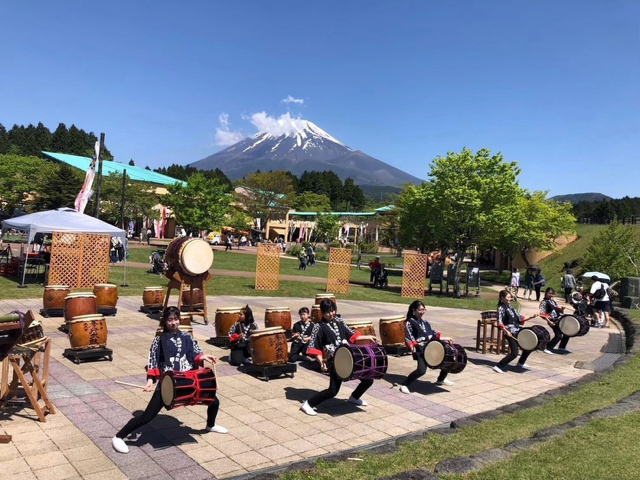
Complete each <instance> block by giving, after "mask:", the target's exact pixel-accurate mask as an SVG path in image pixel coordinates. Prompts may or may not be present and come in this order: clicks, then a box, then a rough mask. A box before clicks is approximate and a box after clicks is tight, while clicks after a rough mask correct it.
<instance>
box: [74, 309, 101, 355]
mask: <svg viewBox="0 0 640 480" xmlns="http://www.w3.org/2000/svg"><path fill="white" fill-rule="evenodd" d="M69 343H70V344H71V349H72V350H87V349H89V348H101V347H104V346H106V345H107V322H106V321H105V319H104V317H103V316H102V315H80V316H78V317H73V318H72V319H71V321H70V322H69Z"/></svg>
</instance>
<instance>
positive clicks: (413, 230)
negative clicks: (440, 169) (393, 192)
mask: <svg viewBox="0 0 640 480" xmlns="http://www.w3.org/2000/svg"><path fill="white" fill-rule="evenodd" d="M397 203H398V212H399V215H398V218H397V227H398V230H397V231H398V240H399V241H400V245H402V246H403V247H404V248H409V249H414V248H419V249H420V252H422V253H427V252H429V251H431V250H434V249H436V248H438V247H439V245H438V243H437V239H436V236H435V226H436V223H437V215H435V213H436V212H434V210H433V208H434V207H433V204H434V198H433V186H432V185H431V184H430V183H422V184H421V185H418V186H415V185H407V186H406V187H405V188H404V189H403V190H402V193H400V195H399V196H398V199H397ZM427 219H429V221H427ZM391 228H393V226H391ZM392 240H393V239H392Z"/></svg>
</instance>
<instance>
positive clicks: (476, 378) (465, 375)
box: [0, 293, 622, 480]
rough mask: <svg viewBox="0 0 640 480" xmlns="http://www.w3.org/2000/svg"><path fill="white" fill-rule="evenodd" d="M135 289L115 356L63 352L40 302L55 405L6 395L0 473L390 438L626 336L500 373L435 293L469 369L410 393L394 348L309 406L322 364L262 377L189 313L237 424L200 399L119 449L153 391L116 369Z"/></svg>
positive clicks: (238, 468) (497, 397)
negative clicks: (373, 375) (366, 385)
mask: <svg viewBox="0 0 640 480" xmlns="http://www.w3.org/2000/svg"><path fill="white" fill-rule="evenodd" d="M121 294H122V293H121ZM207 300H208V308H209V317H210V320H211V321H212V320H213V317H214V312H215V309H216V308H218V307H226V306H242V305H244V304H246V303H249V305H250V306H251V308H252V309H253V311H254V315H255V318H256V319H257V321H258V324H259V325H260V326H261V327H262V326H263V319H264V310H265V308H269V307H278V306H289V307H290V308H291V310H292V312H297V310H298V309H299V308H300V307H303V306H306V307H310V306H311V303H312V301H311V300H305V299H300V298H266V297H250V298H238V297H218V296H209V297H208V299H207ZM141 303H142V301H141V299H140V298H139V297H120V299H119V301H118V313H117V315H116V316H115V317H108V326H109V338H108V347H109V348H111V349H113V352H114V353H113V361H112V362H109V361H107V360H102V361H93V362H87V363H83V364H80V365H76V364H74V363H72V362H71V361H69V360H67V359H66V358H64V357H63V356H62V353H63V351H64V349H65V348H68V347H69V341H68V339H67V337H66V334H64V333H63V332H62V331H60V330H59V329H58V327H59V326H60V325H61V323H62V322H61V319H60V318H42V317H40V316H39V315H37V319H38V320H41V321H42V323H43V327H44V332H45V334H46V335H47V336H49V337H50V338H51V339H52V345H53V347H52V351H51V365H50V375H49V384H48V393H49V396H50V398H51V400H52V402H53V404H54V405H55V407H56V410H57V412H56V413H55V414H53V415H49V416H48V417H47V421H46V423H41V422H39V421H38V420H37V417H36V416H35V413H34V411H33V410H32V409H31V408H30V407H27V406H25V405H19V404H17V405H15V404H10V405H9V406H8V407H7V408H5V409H4V410H3V411H0V433H7V434H11V435H12V436H13V440H12V442H11V443H9V444H5V445H0V464H1V465H2V468H1V469H0V478H2V479H4V478H20V479H21V480H27V479H30V478H38V479H56V480H62V479H66V478H84V479H108V480H116V479H119V478H147V477H153V478H154V479H165V478H167V479H170V478H173V479H205V478H225V477H233V476H236V475H246V474H247V473H250V472H254V471H257V470H262V469H267V468H275V467H278V466H283V465H286V464H288V463H291V462H297V461H301V460H305V459H310V458H314V457H319V456H322V455H326V454H330V453H335V452H340V451H345V450H350V449H353V448H357V447H363V446H366V445H368V444H371V443H374V442H380V441H384V440H391V439H393V438H394V437H397V436H401V435H404V434H407V433H411V432H416V431H421V430H424V429H426V428H429V427H433V426H436V425H439V424H442V423H448V422H451V421H452V420H456V419H459V418H463V417H465V416H468V415H471V414H475V413H480V412H484V411H488V410H492V409H495V408H496V407H500V406H502V405H506V404H511V403H514V402H517V401H520V400H524V399H527V398H530V397H533V396H537V395H540V394H542V393H544V392H547V391H549V390H553V389H555V388H557V387H559V386H562V385H566V384H568V383H571V382H574V381H576V380H577V379H579V378H581V377H582V376H584V375H587V374H588V373H590V372H591V370H588V369H584V368H576V365H578V366H590V365H593V364H597V362H598V361H599V362H602V359H606V360H607V361H610V362H611V363H612V361H613V360H614V359H615V358H617V353H616V352H617V351H621V350H620V349H621V346H622V343H621V337H620V332H619V331H618V330H617V328H614V327H612V328H611V329H608V330H607V329H592V330H591V331H590V332H589V334H588V335H586V336H584V337H579V338H574V339H572V340H571V341H570V342H569V346H568V348H569V349H570V350H571V352H572V353H571V354H569V355H559V354H558V355H545V354H543V353H542V352H534V353H533V354H532V355H531V356H530V357H529V360H528V363H529V364H530V365H531V366H532V367H533V368H532V370H529V371H525V370H518V369H516V368H515V367H513V368H511V369H510V370H508V371H507V373H506V374H504V375H499V374H496V373H494V372H493V371H492V370H491V367H493V365H495V363H496V362H497V361H498V360H499V359H500V358H502V357H501V356H498V355H496V354H485V355H483V354H479V353H476V351H475V336H476V321H477V319H478V318H479V312H474V311H470V310H457V309H444V308H436V307H427V314H426V318H427V319H428V320H429V321H430V322H431V323H432V325H433V327H434V328H435V329H436V330H439V331H441V332H443V335H444V336H450V337H453V338H454V339H455V341H456V343H459V344H461V345H462V346H464V347H465V348H466V349H467V353H468V358H469V362H468V365H467V367H466V369H465V370H464V371H463V372H462V373H460V374H457V375H450V376H449V379H451V380H453V381H454V382H455V385H454V386H452V387H446V386H442V387H440V386H436V385H435V384H434V382H435V378H436V377H437V372H435V371H433V370H430V371H428V372H427V375H426V376H425V377H423V378H422V379H421V380H418V381H417V382H416V383H415V384H413V385H412V390H413V391H412V393H411V394H409V395H406V394H403V393H401V392H400V391H399V390H398V388H397V387H396V386H394V385H395V384H396V383H399V382H401V381H402V380H403V379H404V377H405V376H406V375H407V374H408V373H410V372H411V371H412V370H414V368H415V365H416V364H415V361H414V360H412V358H411V357H410V356H404V357H399V358H398V357H390V359H389V370H388V374H387V375H386V377H385V378H384V379H382V380H378V381H376V382H375V383H374V386H373V387H372V388H371V389H369V391H368V392H367V393H366V394H365V396H364V397H363V399H365V400H367V402H368V403H369V406H367V407H358V406H355V405H352V404H350V403H347V398H348V397H349V395H350V393H351V392H352V390H353V389H354V387H355V385H356V382H347V383H345V384H344V385H343V387H342V389H341V391H340V393H339V394H338V396H337V397H336V398H335V399H333V400H330V401H328V402H326V403H325V404H323V405H321V406H320V407H319V408H318V415H317V416H315V417H311V416H307V415H305V414H303V413H302V412H301V411H300V410H299V408H300V404H301V402H302V401H304V400H305V399H307V398H308V397H309V396H310V395H311V394H312V393H313V392H316V391H318V390H322V389H324V388H326V387H327V386H328V383H329V379H328V377H327V376H326V375H323V374H321V373H320V372H319V371H316V370H314V369H309V368H307V367H306V366H305V365H299V366H298V370H297V372H296V374H295V376H294V378H291V377H288V376H283V377H279V378H273V379H271V380H270V381H268V382H265V381H262V380H259V379H257V378H255V377H253V376H250V375H248V374H246V373H243V372H242V371H240V370H239V369H238V368H236V367H231V366H230V365H228V363H226V362H225V361H224V360H226V358H227V355H228V350H224V349H221V348H217V347H214V346H212V345H210V344H208V343H206V341H207V340H208V339H209V338H210V337H211V336H213V335H214V328H213V326H212V325H203V324H201V323H200V324H194V330H195V332H194V335H195V337H196V339H197V340H198V341H199V344H200V346H201V347H202V348H203V349H204V350H205V352H206V353H213V354H214V355H215V356H217V357H218V358H220V359H221V361H220V362H219V365H218V367H217V375H218V387H219V391H218V394H219V398H220V402H221V408H220V414H219V415H218V421H217V423H218V424H220V425H223V426H225V427H227V428H228V429H229V433H228V434H227V435H220V434H216V433H207V432H206V431H205V430H204V427H205V416H206V408H204V407H203V406H194V407H184V408H177V409H174V410H171V411H166V410H163V411H162V412H161V413H160V415H159V416H158V417H157V418H156V419H155V420H154V421H152V422H151V423H150V424H149V425H147V426H145V427H144V428H143V429H142V431H141V433H139V434H137V436H135V437H132V439H130V440H129V441H128V443H129V445H130V447H131V452H130V453H129V454H128V455H123V454H119V453H116V452H115V451H114V450H113V448H112V447H111V437H113V435H114V434H115V432H116V431H117V430H119V429H120V428H121V427H122V426H123V425H124V424H125V423H126V422H127V421H128V420H129V419H130V418H131V414H132V413H133V412H136V413H139V412H140V411H141V410H144V408H145V407H146V405H147V403H148V401H149V399H150V397H151V394H150V393H145V392H143V391H142V390H141V389H137V388H134V387H128V386H122V385H120V384H117V383H115V380H119V381H124V382H130V383H135V384H138V385H143V384H144V383H145V379H146V376H145V370H144V367H145V365H146V362H147V353H148V349H149V346H150V344H151V341H152V339H153V336H154V335H155V330H156V328H157V326H158V316H157V315H147V314H145V313H142V312H140V311H139V308H140V305H141ZM407 303H409V302H407ZM427 303H428V300H427ZM41 307H42V300H41V299H30V300H7V301H2V302H0V311H2V312H9V311H11V310H15V309H17V310H21V311H26V310H27V309H32V310H33V311H34V312H38V311H39V309H40V308H41ZM536 307H537V303H535V302H524V305H523V307H522V310H523V313H524V314H529V313H533V312H535V309H536ZM406 308H407V307H406V306H403V305H399V304H390V303H376V302H361V301H346V300H340V299H339V300H338V311H339V312H340V314H341V315H342V316H343V318H345V319H346V320H371V321H373V323H374V325H375V326H376V328H377V326H378V320H379V318H380V317H386V316H391V315H400V314H405V313H406ZM199 318H200V317H195V321H200V320H199ZM531 323H532V324H542V321H541V320H540V319H536V320H534V321H532V322H531ZM612 345H613V347H612ZM616 345H619V346H620V349H617V347H616ZM514 363H515V362H514Z"/></svg>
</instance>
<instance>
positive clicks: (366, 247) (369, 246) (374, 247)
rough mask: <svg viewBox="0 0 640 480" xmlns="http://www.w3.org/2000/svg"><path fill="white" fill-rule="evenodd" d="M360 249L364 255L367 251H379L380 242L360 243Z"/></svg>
mask: <svg viewBox="0 0 640 480" xmlns="http://www.w3.org/2000/svg"><path fill="white" fill-rule="evenodd" d="M360 251H361V252H362V254H363V255H364V254H365V253H378V243H377V242H374V243H363V244H361V245H360Z"/></svg>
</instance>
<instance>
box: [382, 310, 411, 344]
mask: <svg viewBox="0 0 640 480" xmlns="http://www.w3.org/2000/svg"><path fill="white" fill-rule="evenodd" d="M405 321H406V318H405V317H404V315H397V316H394V317H382V318H381V319H380V326H379V329H380V341H381V342H382V345H390V346H391V345H394V346H395V345H404V339H405Z"/></svg>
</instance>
